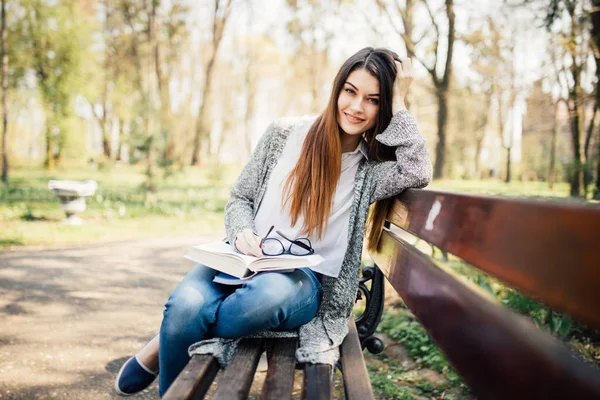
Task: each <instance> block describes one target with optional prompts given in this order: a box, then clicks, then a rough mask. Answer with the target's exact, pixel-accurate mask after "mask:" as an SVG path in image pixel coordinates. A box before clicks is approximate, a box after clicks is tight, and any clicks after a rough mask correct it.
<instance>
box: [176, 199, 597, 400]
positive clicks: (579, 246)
mask: <svg viewBox="0 0 600 400" xmlns="http://www.w3.org/2000/svg"><path fill="white" fill-rule="evenodd" d="M388 221H389V222H388V223H386V228H390V229H385V230H384V232H383V233H382V236H381V239H380V245H381V247H380V250H379V251H378V252H376V253H374V254H371V255H372V257H373V260H374V261H375V263H376V265H377V267H378V268H377V267H375V268H365V269H364V270H363V278H362V279H361V283H360V287H359V293H358V294H359V297H362V298H365V300H366V309H365V312H364V314H363V315H362V316H360V317H358V318H357V320H356V324H355V322H354V320H351V321H350V322H349V329H350V333H349V334H348V336H347V337H346V339H345V340H344V342H343V344H342V346H341V355H342V357H341V369H342V371H343V377H344V393H345V396H346V398H348V399H361V400H362V399H372V398H373V392H372V389H371V385H370V382H369V379H368V375H367V370H366V367H365V363H364V359H363V357H362V349H363V348H368V349H369V350H370V351H372V352H374V353H377V352H380V351H381V350H382V349H383V344H382V342H381V341H380V340H379V339H378V338H377V337H375V336H373V332H374V331H375V328H376V326H377V324H378V323H379V320H380V318H381V314H382V309H383V276H384V275H385V277H386V278H387V280H388V281H389V282H390V283H391V284H392V286H393V287H394V289H395V290H396V291H397V292H398V293H399V295H400V296H401V297H402V299H403V300H404V302H405V303H406V305H407V306H408V307H409V308H410V310H411V311H412V312H413V313H414V315H415V316H416V317H417V318H418V320H419V321H420V322H421V323H422V324H423V326H424V327H425V329H426V330H427V331H428V332H429V334H430V335H431V336H432V338H433V339H434V341H435V342H436V343H437V344H438V345H439V347H440V348H441V349H442V350H443V351H444V353H445V354H446V356H447V358H448V360H449V361H450V362H451V363H452V365H453V366H454V367H455V368H456V370H457V371H458V372H459V374H460V375H461V376H462V377H463V379H464V380H465V381H466V383H467V384H468V385H469V387H470V388H471V390H472V391H473V393H474V394H475V396H477V398H481V399H554V398H556V399H588V398H589V399H591V398H600V372H599V371H598V369H596V368H594V367H592V366H590V365H588V364H586V363H585V362H584V361H582V360H580V359H579V358H577V357H575V356H574V355H573V354H572V353H571V352H570V350H569V349H568V348H567V347H566V346H565V345H564V344H563V343H562V342H560V341H559V340H557V339H555V338H553V337H552V336H551V335H549V334H547V333H545V332H543V331H541V330H540V329H538V328H537V327H535V325H534V324H533V323H531V322H530V321H529V320H528V319H526V318H524V317H522V316H520V315H517V314H516V313H514V312H512V311H510V310H508V309H506V308H504V307H503V306H502V305H500V304H499V303H498V302H497V301H495V300H494V299H491V298H490V297H488V296H485V295H483V294H482V293H481V292H480V291H479V290H477V289H473V288H472V287H470V286H469V285H468V284H465V283H463V281H462V280H460V279H457V278H456V277H455V276H454V274H452V273H450V272H448V271H446V270H445V269H444V268H442V267H439V266H438V265H436V263H435V261H434V260H432V259H431V258H430V257H428V256H426V255H425V254H423V253H422V252H420V251H419V250H417V249H416V248H415V247H414V246H413V244H411V242H413V241H415V240H414V239H415V238H419V239H422V240H425V241H427V242H428V243H430V244H431V245H433V246H436V247H438V248H440V249H442V250H443V251H445V252H448V253H451V254H454V255H455V256H457V257H460V258H462V259H464V260H465V261H467V262H469V263H470V264H471V265H473V266H475V267H477V268H479V269H480V270H482V271H485V272H487V273H488V274H490V275H492V276H494V277H496V278H498V279H500V280H502V281H504V282H506V283H507V284H509V285H511V286H512V287H514V288H516V289H519V290H521V291H523V292H525V293H528V294H531V295H532V296H534V297H536V298H538V299H540V300H542V301H543V302H545V303H546V304H547V305H549V306H550V307H552V308H553V309H556V310H559V311H562V312H565V313H568V314H569V315H571V316H572V317H574V318H576V319H578V320H580V321H582V322H584V323H587V324H588V325H589V326H591V327H600V312H599V311H600V310H599V305H600V252H599V251H598V249H599V248H600V207H598V206H594V205H572V204H565V203H554V202H548V201H531V200H513V199H506V198H496V197H487V196H474V195H464V194H455V193H444V192H436V191H430V190H408V191H406V192H404V193H403V194H402V195H400V196H399V197H398V198H397V199H396V202H395V204H394V207H393V208H392V210H391V211H390V213H389V215H388ZM369 281H371V284H370V285H369V284H368V282H369ZM296 346H297V343H296V339H289V338H287V339H278V340H273V339H268V340H261V339H245V340H243V341H242V342H241V343H240V346H239V347H238V350H237V352H236V354H235V355H234V358H233V360H232V361H231V363H230V364H229V365H228V366H227V368H226V369H225V370H224V372H223V375H222V377H221V380H220V382H221V384H220V385H219V386H218V388H217V389H216V393H215V395H214V397H213V398H214V399H245V398H247V397H248V392H249V389H250V385H251V383H252V379H253V375H254V371H255V370H256V366H257V364H258V360H259V357H260V355H261V353H262V352H263V350H264V349H266V350H267V354H268V371H267V376H266V380H265V383H264V386H263V388H262V393H261V398H263V399H287V398H290V396H291V393H292V387H293V378H294V369H295V368H297V366H296V363H295V359H294V352H295V350H296ZM302 368H303V369H304V382H303V383H304V386H303V393H302V397H303V398H305V399H330V398H331V396H332V382H331V376H332V374H331V370H330V367H329V366H324V365H304V366H302ZM217 372H218V365H217V362H216V360H215V359H214V358H213V357H211V356H194V357H192V359H191V361H190V362H189V364H188V365H187V367H186V368H185V369H184V371H182V373H181V374H180V376H179V377H178V379H177V380H176V382H175V383H174V384H173V386H172V387H171V388H170V389H169V391H168V392H167V393H166V395H165V397H164V398H165V399H199V398H203V397H204V395H205V393H206V392H207V390H208V388H209V387H210V385H211V383H212V381H213V379H214V377H215V376H216V374H217Z"/></svg>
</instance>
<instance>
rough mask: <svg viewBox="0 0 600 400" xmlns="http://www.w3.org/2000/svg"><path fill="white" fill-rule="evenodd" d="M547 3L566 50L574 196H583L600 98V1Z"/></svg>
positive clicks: (561, 71)
mask: <svg viewBox="0 0 600 400" xmlns="http://www.w3.org/2000/svg"><path fill="white" fill-rule="evenodd" d="M543 4H544V5H545V6H546V7H547V9H546V10H547V13H546V19H545V22H546V26H547V28H548V29H549V30H550V31H554V32H555V34H556V35H557V36H558V37H559V46H560V47H559V49H562V54H560V56H559V57H557V59H558V60H559V62H561V61H562V62H561V65H560V67H559V68H558V70H557V73H558V77H557V79H558V80H562V81H563V82H564V83H565V85H566V86H567V87H568V88H567V95H566V98H567V107H568V109H569V120H570V129H571V144H572V164H571V168H570V169H571V172H570V174H569V183H570V187H571V188H570V192H571V196H583V195H584V194H585V190H586V186H587V183H588V179H586V168H587V167H588V166H589V159H590V153H589V150H590V145H591V141H592V135H593V132H594V127H595V124H594V121H595V119H596V114H597V112H598V107H599V100H600V89H599V85H600V68H599V66H600V51H598V49H600V17H599V16H598V15H597V14H598V12H592V11H593V9H592V5H593V6H594V7H598V6H600V2H599V1H598V0H592V1H590V0H546V1H544V2H543ZM594 9H595V8H594ZM590 57H594V60H595V64H596V71H595V78H596V79H595V80H596V81H595V82H594V95H593V96H592V102H593V106H592V108H593V113H592V116H591V118H590V119H589V121H588V123H587V129H586V116H585V105H586V103H587V101H588V98H589V96H588V94H587V93H585V90H584V88H583V87H584V79H585V77H586V75H589V74H586V73H587V72H588V71H587V68H588V66H589V62H588V60H589V58H590ZM598 172H599V173H600V170H599V171H598ZM599 183H600V182H599Z"/></svg>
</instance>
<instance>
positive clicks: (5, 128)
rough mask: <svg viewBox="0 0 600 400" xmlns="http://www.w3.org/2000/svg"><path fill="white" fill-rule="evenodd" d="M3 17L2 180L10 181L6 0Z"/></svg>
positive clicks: (3, 3)
mask: <svg viewBox="0 0 600 400" xmlns="http://www.w3.org/2000/svg"><path fill="white" fill-rule="evenodd" d="M0 18H1V19H2V22H1V26H0V36H1V37H2V43H1V47H0V60H2V182H3V183H4V184H5V185H6V184H7V183H8V149H7V148H6V147H7V146H8V140H7V136H8V110H7V108H6V107H7V103H6V92H8V77H7V75H8V54H7V49H6V47H7V33H6V1H5V0H2V15H1V17H0Z"/></svg>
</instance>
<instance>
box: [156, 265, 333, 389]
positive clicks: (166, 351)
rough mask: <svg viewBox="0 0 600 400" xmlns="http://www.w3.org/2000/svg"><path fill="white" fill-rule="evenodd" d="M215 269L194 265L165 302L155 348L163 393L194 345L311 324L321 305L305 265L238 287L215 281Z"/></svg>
mask: <svg viewBox="0 0 600 400" xmlns="http://www.w3.org/2000/svg"><path fill="white" fill-rule="evenodd" d="M216 273H217V272H216V271H215V270H213V269H211V268H208V267H206V266H204V265H200V264H198V265H196V267H195V268H194V269H192V270H191V271H190V272H189V273H188V274H187V275H186V277H185V278H184V279H183V281H181V283H179V285H178V286H177V288H176V289H175V290H174V291H173V293H172V294H171V296H170V297H169V300H168V301H167V303H166V304H165V310H164V314H163V321H162V325H161V327H160V347H159V368H160V375H159V392H160V396H161V397H162V396H163V395H164V394H165V392H166V391H167V389H168V388H169V386H171V384H172V383H173V381H174V380H175V378H176V377H177V375H179V373H180V372H181V371H182V370H183V368H184V367H185V365H186V364H187V362H188V361H189V356H188V348H189V346H190V345H192V344H193V343H196V342H198V341H200V340H203V339H208V338H211V337H223V338H237V337H241V336H246V335H251V334H254V333H258V332H261V331H263V330H265V329H280V330H288V329H295V328H298V327H299V326H301V325H303V324H305V323H307V322H309V321H310V320H311V319H312V318H313V317H314V316H315V314H316V313H317V310H318V309H319V305H320V303H321V296H322V288H321V284H320V282H319V280H318V279H317V277H316V276H315V273H313V272H312V271H311V270H309V269H307V268H303V269H297V270H294V271H292V272H288V273H280V272H264V273H261V274H258V275H256V276H255V277H254V278H252V279H250V280H249V281H247V282H245V283H244V284H243V285H241V286H230V285H222V284H219V283H214V282H213V281H212V279H213V277H214V276H215V275H216Z"/></svg>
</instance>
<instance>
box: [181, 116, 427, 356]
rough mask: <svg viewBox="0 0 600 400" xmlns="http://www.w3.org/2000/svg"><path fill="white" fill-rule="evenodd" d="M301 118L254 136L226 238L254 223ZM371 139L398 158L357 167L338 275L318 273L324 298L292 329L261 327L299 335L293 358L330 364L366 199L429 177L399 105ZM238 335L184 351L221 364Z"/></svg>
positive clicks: (418, 141) (346, 313) (354, 271)
mask: <svg viewBox="0 0 600 400" xmlns="http://www.w3.org/2000/svg"><path fill="white" fill-rule="evenodd" d="M303 121H304V123H306V120H305V119H304V120H301V119H282V120H279V121H276V122H274V123H273V124H271V125H270V126H269V127H268V129H267V131H266V132H265V134H264V135H263V137H262V138H261V139H260V141H259V142H258V145H257V147H256V149H255V150H254V153H253V154H252V157H251V158H250V161H249V162H248V164H247V165H246V166H245V167H244V169H243V170H242V173H241V174H240V176H239V178H238V179H237V180H236V181H235V183H234V184H233V187H232V189H231V197H230V199H229V201H228V203H227V205H226V206H225V229H226V232H227V237H228V239H229V241H230V243H233V241H234V240H235V236H236V235H237V233H238V232H240V231H242V230H243V229H245V228H249V229H252V230H255V229H254V216H255V215H256V212H257V210H258V206H259V205H260V202H261V200H262V198H263V195H264V194H265V190H266V187H267V183H268V181H269V176H270V174H271V171H272V170H273V167H274V166H275V164H277V160H278V159H279V156H280V154H281V152H282V150H283V147H284V145H285V142H286V139H287V137H288V135H289V133H290V132H291V131H292V130H293V129H294V128H295V127H297V126H298V124H300V123H303ZM376 140H378V141H379V142H381V143H383V144H384V145H386V146H391V147H395V148H396V158H397V161H385V162H377V161H373V160H364V159H363V160H362V161H361V163H360V165H359V168H358V170H357V172H356V178H355V183H354V184H355V190H354V198H353V200H352V208H351V210H350V221H349V227H348V248H347V250H346V254H345V256H344V261H343V263H342V268H341V271H340V274H339V276H338V277H337V278H331V277H328V276H323V300H322V302H321V307H320V309H319V311H318V312H317V314H316V315H315V317H314V318H313V319H312V321H310V322H309V323H307V324H306V325H303V326H301V327H300V328H299V329H298V330H297V331H293V332H290V331H287V332H277V331H269V332H263V333H261V334H258V335H256V336H258V337H273V336H296V335H297V336H299V342H300V346H299V348H298V350H297V351H296V359H297V361H298V362H301V363H304V362H308V363H323V364H331V365H334V364H335V363H336V361H337V360H338V358H339V351H338V346H339V345H340V344H341V343H342V341H343V340H344V337H345V336H346V334H347V333H348V327H347V323H348V319H349V318H350V314H351V312H352V307H353V305H354V302H355V299H356V292H357V289H358V281H359V269H360V261H361V253H362V244H363V236H364V229H365V222H366V219H367V213H368V209H369V205H370V204H372V203H373V202H375V201H377V200H381V199H384V198H387V197H391V196H394V195H397V194H398V193H400V192H402V191H403V190H404V189H407V188H422V187H424V186H427V184H428V183H429V181H430V180H431V173H432V168H431V161H430V159H429V155H428V153H427V149H426V148H425V140H424V138H423V136H421V135H420V133H419V131H418V129H417V126H416V123H415V120H414V119H413V117H412V116H411V115H410V113H409V112H408V111H400V112H399V113H397V114H396V115H394V117H393V118H392V120H391V122H390V124H389V126H388V127H387V129H386V130H385V131H384V132H382V133H381V134H380V135H377V137H376ZM238 341H239V339H224V338H213V339H208V340H204V341H202V342H198V343H195V344H193V345H192V346H190V349H189V353H190V355H192V354H213V355H215V356H216V357H217V359H218V360H219V363H220V364H221V365H222V366H225V365H226V364H227V363H228V362H229V360H230V359H231V356H232V355H233V352H234V350H235V347H236V346H237V343H238Z"/></svg>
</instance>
